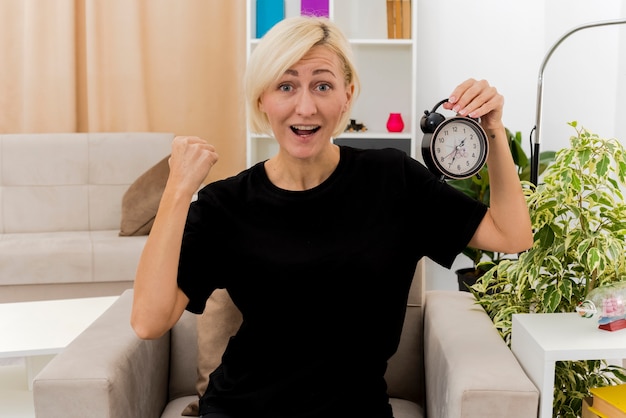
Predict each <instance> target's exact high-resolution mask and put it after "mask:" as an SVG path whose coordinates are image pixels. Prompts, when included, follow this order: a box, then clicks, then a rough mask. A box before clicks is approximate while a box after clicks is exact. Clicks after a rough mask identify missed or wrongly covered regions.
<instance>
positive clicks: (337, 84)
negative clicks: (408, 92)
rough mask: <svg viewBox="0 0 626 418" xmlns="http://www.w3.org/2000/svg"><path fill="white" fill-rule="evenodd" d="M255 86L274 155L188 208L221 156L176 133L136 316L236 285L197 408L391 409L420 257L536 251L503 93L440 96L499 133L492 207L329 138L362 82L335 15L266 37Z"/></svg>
mask: <svg viewBox="0 0 626 418" xmlns="http://www.w3.org/2000/svg"><path fill="white" fill-rule="evenodd" d="M246 89H247V100H248V107H249V109H248V110H249V112H248V113H249V115H250V126H251V128H252V130H253V131H255V132H266V133H270V134H272V135H273V136H274V137H275V138H276V140H277V142H278V144H279V151H278V153H277V154H276V155H275V156H274V157H272V158H270V159H269V160H267V161H265V162H262V163H259V164H257V165H255V166H254V167H252V168H250V169H248V170H245V171H243V172H242V173H240V174H239V175H237V176H235V177H232V178H229V179H226V180H222V181H218V182H215V183H212V184H210V185H208V186H206V187H205V188H203V189H202V190H201V191H200V192H199V194H198V199H197V201H196V202H194V203H193V204H191V205H190V203H189V202H190V201H191V200H192V195H193V194H194V193H195V192H196V190H197V189H198V187H200V185H201V182H202V181H203V180H204V179H205V178H206V176H207V174H208V172H209V170H210V169H211V167H212V166H213V164H215V163H216V162H217V159H218V155H217V153H216V151H215V149H214V148H213V147H212V146H211V145H209V144H207V143H206V142H205V141H204V140H202V139H200V138H196V137H177V138H175V140H174V142H173V145H172V156H171V159H170V176H169V179H168V182H167V186H166V188H165V191H164V194H163V197H162V200H161V205H160V207H159V211H158V214H157V217H156V220H155V222H154V226H153V229H152V232H151V234H150V237H149V239H148V241H147V243H146V246H145V249H144V252H143V255H142V258H141V261H140V263H139V267H138V271H137V277H136V280H135V300H134V304H133V311H132V318H131V322H132V325H133V327H134V329H135V331H136V333H137V334H138V335H139V336H140V337H141V338H157V337H159V336H161V335H162V334H163V333H165V332H166V331H167V330H168V329H170V328H171V327H172V326H173V325H174V324H175V323H176V321H177V320H178V319H179V317H180V315H181V314H182V312H183V311H184V310H185V309H188V310H190V311H192V312H196V313H199V312H202V310H203V309H204V306H205V302H206V300H207V298H208V297H209V296H210V294H211V292H212V291H213V290H214V289H217V288H225V289H227V290H228V292H229V294H230V296H231V298H232V299H233V301H234V302H235V304H236V305H237V306H238V308H239V309H240V310H241V312H242V314H243V318H244V320H243V324H242V326H241V328H240V330H239V331H238V333H237V335H236V336H235V337H234V338H233V339H231V341H230V342H229V345H228V348H227V350H226V352H225V354H224V357H223V360H222V365H221V366H220V367H219V368H218V369H217V370H216V371H215V372H214V373H213V374H212V375H211V379H210V383H209V387H208V389H207V391H206V393H205V395H204V396H203V397H202V398H201V401H200V412H201V414H202V416H206V417H231V418H240V417H241V418H248V417H268V418H269V417H271V418H280V417H285V418H287V417H289V418H296V417H311V418H313V417H320V418H321V417H324V418H329V417H335V416H337V417H346V416H359V417H375V418H389V417H392V416H393V415H392V411H391V407H390V405H389V401H388V396H387V394H386V385H385V381H384V372H385V368H386V362H387V359H388V358H389V357H390V356H391V355H392V354H393V353H394V351H395V350H396V348H397V344H398V339H399V336H400V332H401V329H402V322H403V318H404V309H405V306H406V299H407V293H408V289H409V287H410V283H411V279H412V277H413V272H414V270H415V267H416V264H417V262H418V260H419V259H420V258H421V257H423V256H428V257H430V258H431V259H433V260H435V261H437V262H438V263H440V264H442V265H444V266H448V267H450V265H451V264H452V262H453V260H454V258H455V257H456V255H457V254H459V253H460V252H461V251H462V249H463V248H465V246H467V245H468V244H469V245H471V246H473V247H477V248H482V249H485V250H492V251H500V252H505V253H517V252H520V251H523V250H525V249H527V248H529V247H530V246H531V245H532V233H531V226H530V219H529V216H528V210H527V207H526V204H525V200H524V197H523V195H522V191H521V187H520V184H519V181H518V177H517V174H516V170H515V167H514V164H513V161H512V158H511V155H510V152H509V148H508V144H507V138H506V134H505V129H504V126H503V123H502V120H501V118H502V108H503V98H502V96H501V95H500V94H498V92H497V90H496V89H495V88H493V87H492V86H490V85H489V84H488V83H487V82H485V81H475V80H467V81H465V82H463V83H461V84H460V85H459V86H457V87H456V88H455V89H454V90H453V91H452V94H451V95H450V97H449V102H448V103H446V104H444V107H445V108H446V109H449V110H453V111H456V112H457V113H458V114H460V115H468V116H472V117H476V118H477V117H480V118H481V123H482V125H483V127H484V129H485V130H486V132H487V134H488V136H489V140H490V155H489V159H488V167H489V175H490V179H491V207H490V208H487V207H485V206H484V205H482V204H481V203H479V202H476V201H474V200H471V199H470V198H468V197H467V196H465V195H464V194H462V193H459V192H457V191H456V190H454V189H453V188H451V187H449V186H448V185H446V184H445V183H442V182H440V181H439V180H438V179H437V178H436V177H434V176H433V175H431V174H430V173H429V172H428V171H427V170H426V169H425V168H424V166H423V165H421V164H420V163H418V162H417V161H415V160H413V159H411V158H409V157H408V156H406V155H405V154H404V153H401V152H400V151H396V150H356V149H352V148H348V147H339V146H336V145H334V144H333V143H332V142H331V138H333V137H335V136H337V135H339V134H340V133H341V132H342V131H343V129H344V128H345V126H346V124H347V121H348V119H349V115H350V109H351V106H352V103H353V102H354V100H355V98H356V96H357V95H358V92H359V81H358V76H357V73H356V71H355V68H354V65H353V63H352V58H351V55H350V49H349V45H348V42H347V41H346V39H345V38H344V36H343V35H342V34H341V32H340V31H339V29H338V28H337V27H336V26H335V25H334V24H333V23H332V22H330V21H328V20H326V19H322V18H307V17H298V18H291V19H286V20H284V21H282V22H281V23H279V24H277V25H276V26H275V27H274V28H273V29H272V30H270V31H269V32H268V33H267V35H266V36H265V37H264V38H263V39H262V40H261V42H260V43H259V45H258V46H257V48H256V49H255V51H254V54H253V56H252V57H251V59H250V62H249V67H248V70H247V74H246ZM433 214H436V219H437V220H442V221H441V222H433V220H432V219H431V218H430V217H432V216H433ZM363 306H366V307H367V309H363V308H362V307H363ZM359 307H360V308H359ZM357 311H358V312H359V314H358V315H354V314H353V313H354V312H357ZM363 311H365V313H363Z"/></svg>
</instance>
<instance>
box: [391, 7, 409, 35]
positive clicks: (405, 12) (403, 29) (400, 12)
mask: <svg viewBox="0 0 626 418" xmlns="http://www.w3.org/2000/svg"><path fill="white" fill-rule="evenodd" d="M387 37H388V38H389V39H411V0H387Z"/></svg>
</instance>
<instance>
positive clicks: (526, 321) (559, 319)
mask: <svg viewBox="0 0 626 418" xmlns="http://www.w3.org/2000/svg"><path fill="white" fill-rule="evenodd" d="M512 326H513V327H512V330H511V349H512V351H513V354H514V355H515V357H517V360H518V361H519V363H520V364H521V366H522V368H523V369H524V371H525V372H526V374H527V375H528V377H529V378H530V379H531V380H532V381H533V383H534V384H535V385H536V386H537V389H539V396H540V399H539V417H540V418H552V404H553V398H554V368H555V363H556V362H557V361H560V360H606V359H626V330H619V331H613V332H610V331H604V330H601V329H598V322H597V320H596V319H595V318H589V319H587V318H582V317H581V316H580V315H578V314H577V313H547V314H516V315H513V323H512Z"/></svg>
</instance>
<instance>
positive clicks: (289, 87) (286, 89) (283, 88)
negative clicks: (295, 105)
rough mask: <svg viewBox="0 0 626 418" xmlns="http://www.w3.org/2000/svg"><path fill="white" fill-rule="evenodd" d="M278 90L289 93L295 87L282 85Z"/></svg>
mask: <svg viewBox="0 0 626 418" xmlns="http://www.w3.org/2000/svg"><path fill="white" fill-rule="evenodd" d="M278 90H280V91H285V92H289V91H291V90H293V87H291V86H290V85H288V84H281V85H280V86H278Z"/></svg>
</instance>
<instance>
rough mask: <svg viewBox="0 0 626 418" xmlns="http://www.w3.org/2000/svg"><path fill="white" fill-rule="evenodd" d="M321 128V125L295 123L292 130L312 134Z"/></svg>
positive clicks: (302, 133)
mask: <svg viewBox="0 0 626 418" xmlns="http://www.w3.org/2000/svg"><path fill="white" fill-rule="evenodd" d="M319 128H320V127H319V125H293V126H292V127H291V130H292V131H293V132H294V133H295V134H297V135H311V134H313V133H315V132H317V130H318V129H319Z"/></svg>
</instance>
